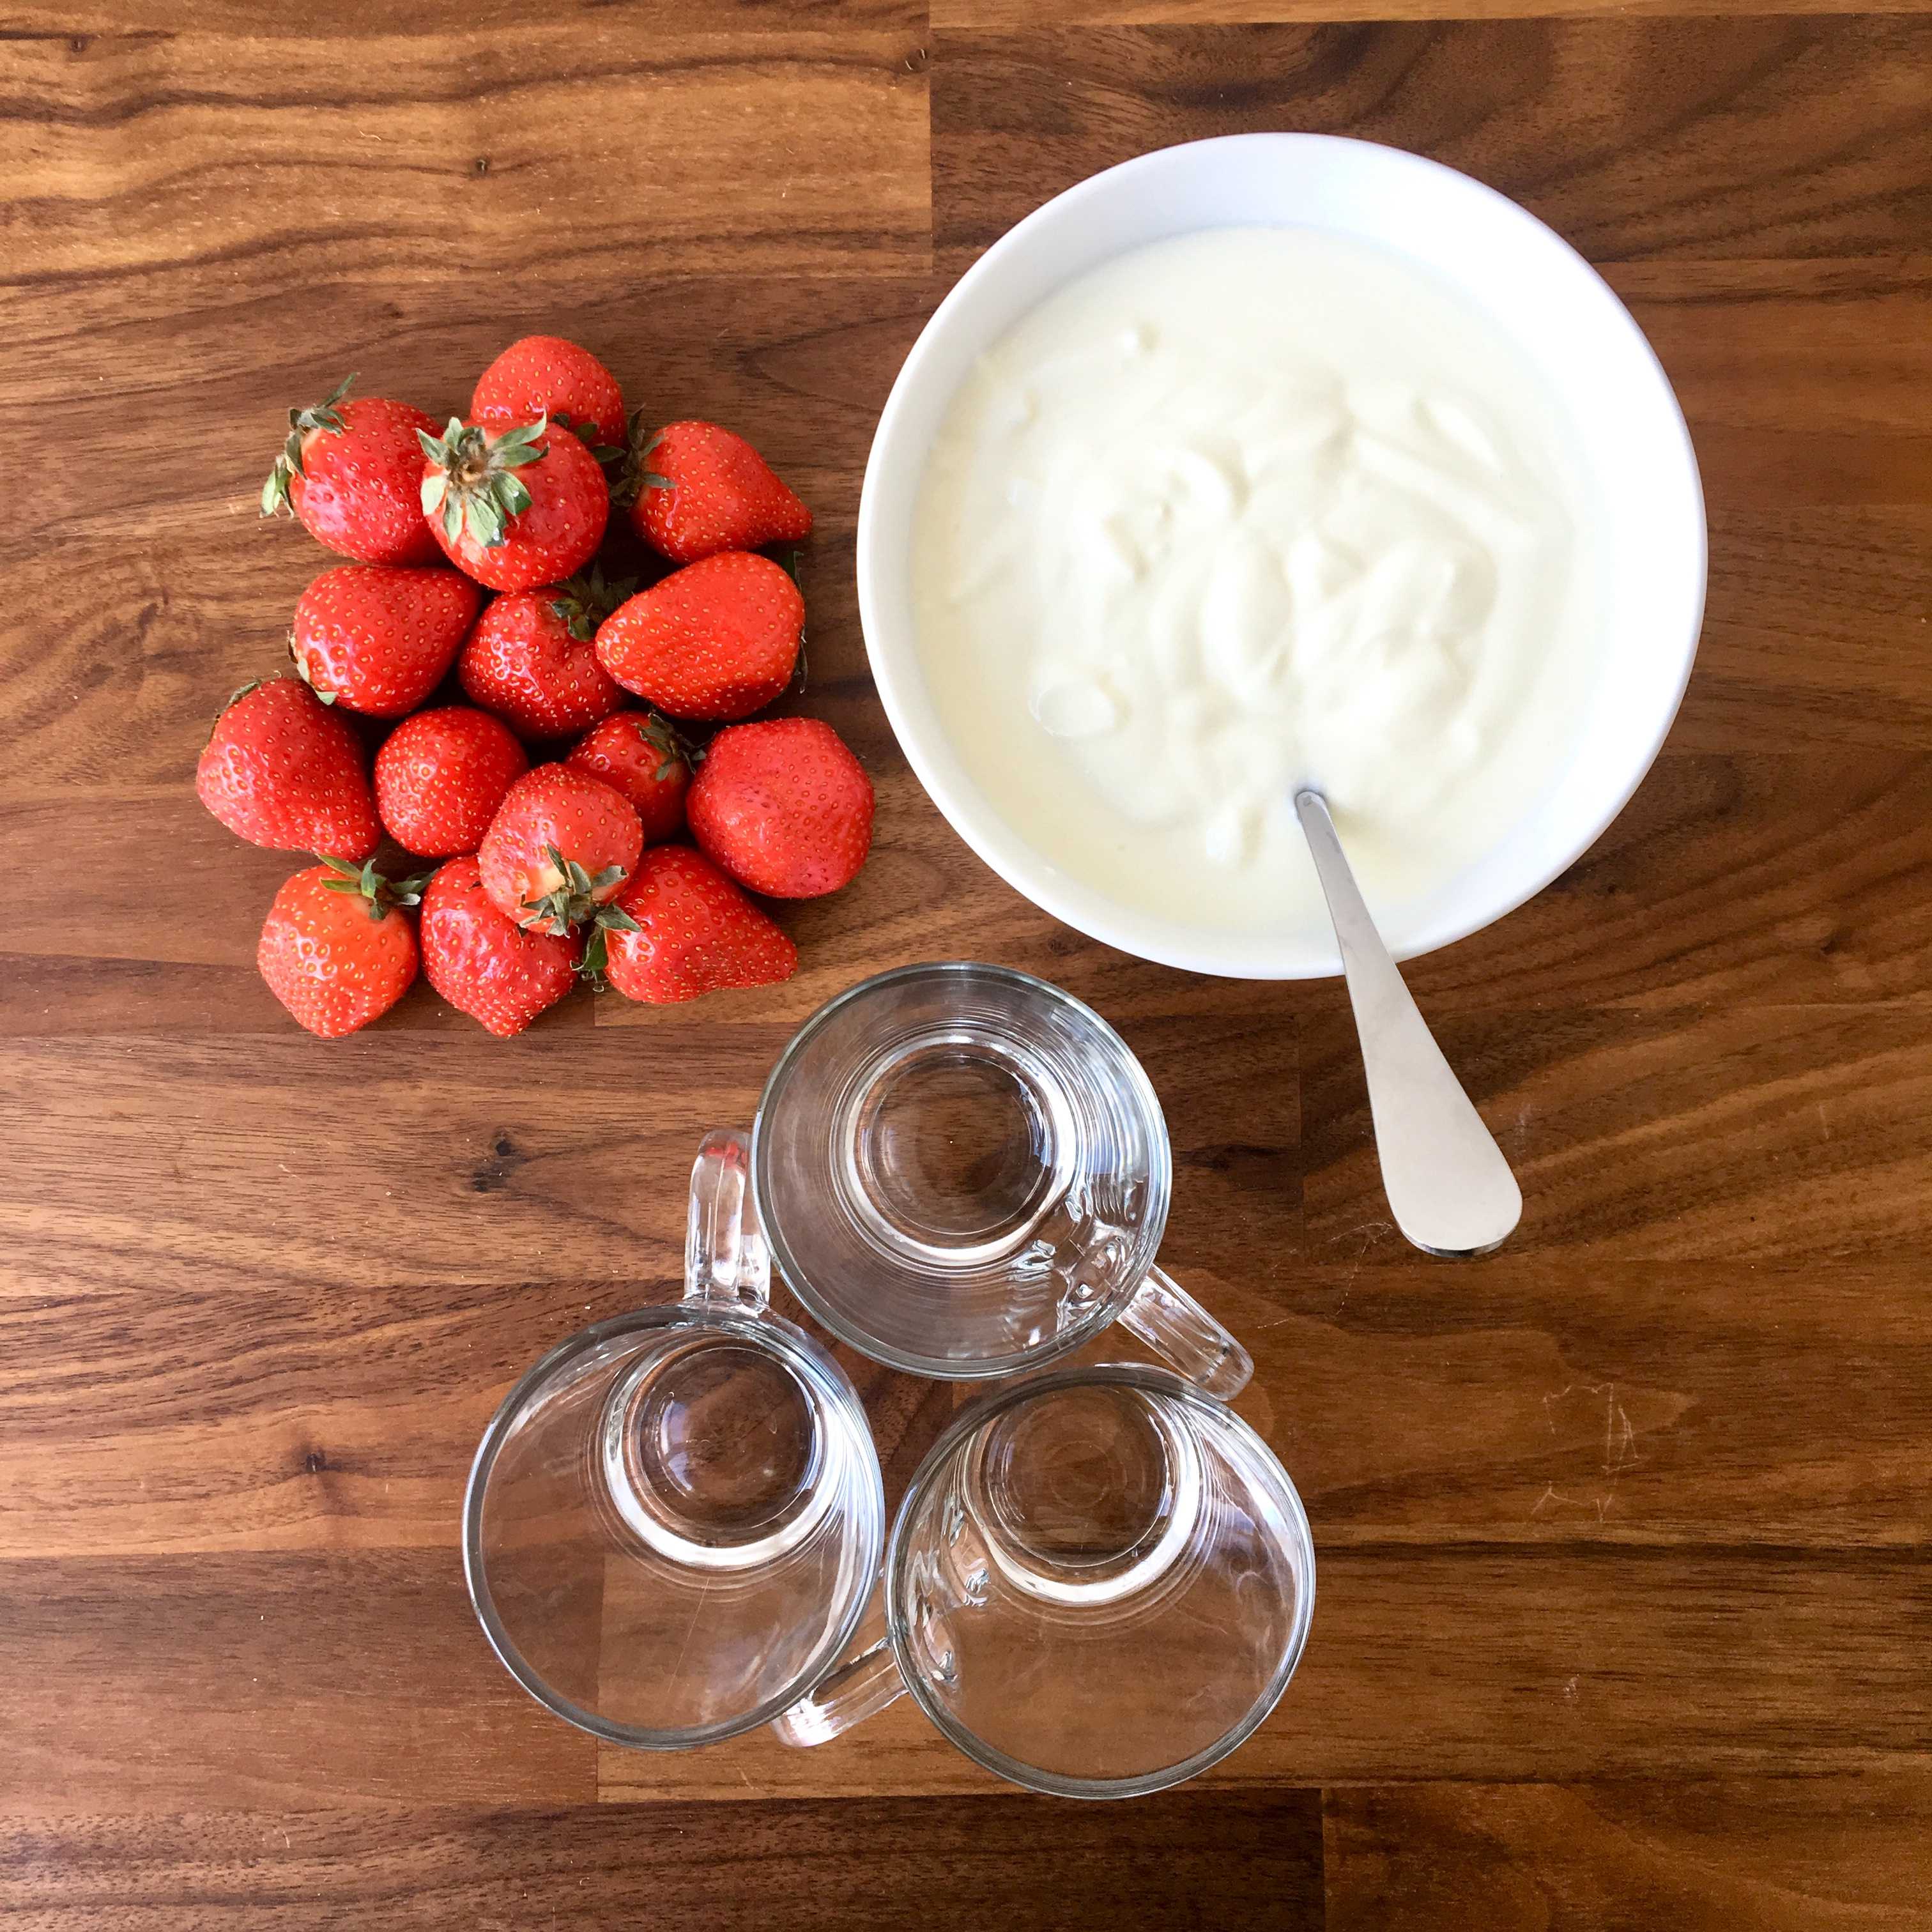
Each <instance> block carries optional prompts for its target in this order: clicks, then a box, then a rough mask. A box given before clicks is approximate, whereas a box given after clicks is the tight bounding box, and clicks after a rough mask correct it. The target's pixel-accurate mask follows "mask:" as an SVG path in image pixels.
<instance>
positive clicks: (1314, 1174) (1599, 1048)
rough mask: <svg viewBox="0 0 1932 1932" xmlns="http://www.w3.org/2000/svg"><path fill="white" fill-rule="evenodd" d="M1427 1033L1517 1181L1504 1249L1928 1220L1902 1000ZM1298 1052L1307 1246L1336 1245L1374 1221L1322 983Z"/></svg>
mask: <svg viewBox="0 0 1932 1932" xmlns="http://www.w3.org/2000/svg"><path fill="white" fill-rule="evenodd" d="M1438 1031H1439V1036H1440V1037H1441V1039H1442V1045H1443V1049H1444V1051H1445V1052H1446V1053H1447V1054H1448V1056H1449V1058H1450V1059H1451V1061H1452V1063H1453V1064H1454V1065H1455V1066H1456V1067H1457V1070H1458V1071H1459V1073H1460V1075H1461V1076H1462V1078H1463V1081H1464V1082H1465V1084H1466V1085H1467V1086H1468V1088H1469V1091H1470V1092H1471V1094H1472V1096H1474V1097H1475V1099H1476V1100H1477V1102H1478V1105H1479V1106H1482V1107H1483V1108H1484V1109H1486V1111H1487V1114H1488V1116H1489V1118H1490V1121H1491V1123H1492V1124H1493V1127H1494V1128H1495V1130H1496V1134H1497V1137H1498V1139H1499V1141H1500V1142H1501V1143H1502V1146H1503V1148H1504V1149H1505V1151H1506V1152H1507V1153H1508V1155H1509V1157H1510V1159H1511V1162H1512V1163H1513V1164H1514V1166H1515V1167H1516V1169H1517V1172H1518V1174H1519V1175H1520V1176H1521V1177H1522V1179H1523V1191H1524V1193H1525V1196H1526V1199H1527V1202H1528V1205H1527V1207H1526V1212H1525V1217H1524V1221H1523V1228H1522V1229H1521V1231H1520V1233H1519V1234H1518V1235H1517V1237H1516V1244H1517V1248H1518V1250H1519V1251H1520V1252H1522V1251H1534V1250H1549V1249H1551V1248H1556V1249H1560V1250H1564V1251H1566V1252H1567V1253H1570V1254H1571V1256H1574V1259H1576V1261H1577V1263H1578V1265H1580V1266H1583V1267H1598V1266H1601V1265H1603V1264H1604V1262H1608V1261H1612V1260H1625V1259H1628V1260H1647V1261H1670V1262H1704V1261H1710V1262H1718V1261H1724V1262H1730V1261H1738V1260H1748V1261H1751V1262H1758V1263H1760V1264H1765V1263H1778V1264H1781V1265H1803V1264H1806V1263H1816V1262H1825V1261H1832V1260H1842V1259H1851V1258H1860V1257H1862V1258H1877V1257H1880V1256H1884V1255H1886V1254H1889V1253H1898V1252H1900V1251H1901V1249H1903V1250H1906V1251H1913V1250H1916V1249H1917V1248H1918V1247H1919V1246H1920V1245H1921V1244H1923V1242H1924V1240H1925V1238H1926V1236H1927V1232H1928V1229H1932V1127H1928V1126H1927V1103H1928V1101H1932V1042H1928V1041H1927V1038H1926V1032H1925V1027H1924V1022H1923V1020H1922V1019H1921V1017H1920V1016H1918V1015H1917V1014H1916V1013H1909V1012H1899V1011H1897V1010H1893V1009H1891V1008H1888V1007H1884V1006H1876V1007H1785V1008H1782V1009H1778V1008H1772V1007H1766V1008H1763V1009H1760V1010H1752V1011H1748V1012H1740V1011H1736V1010H1732V1009H1730V1008H1728V1007H1714V1008H1711V1009H1709V1010H1696V1011H1684V1012H1676V1013H1628V1012H1626V1013H1603V1012H1596V1013H1575V1012H1572V1013H1564V1012H1560V1011H1556V1012H1549V1013H1508V1014H1503V1013H1490V1014H1484V1015H1475V1014H1471V1015H1467V1016H1460V1015H1452V1016H1447V1017H1446V1018H1445V1020H1444V1022H1443V1024H1442V1025H1441V1026H1440V1027H1439V1029H1438ZM1301 1064H1302V1078H1303V1082H1304V1087H1303V1107H1304V1112H1305V1114H1306V1117H1307V1120H1308V1121H1309V1122H1310V1127H1309V1132H1308V1136H1307V1142H1306V1146H1305V1152H1304V1164H1305V1178H1304V1183H1303V1187H1304V1197H1305V1201H1306V1214H1307V1236H1308V1242H1309V1249H1310V1253H1313V1254H1323V1253H1326V1254H1328V1255H1330V1256H1336V1255H1338V1254H1340V1253H1346V1252H1349V1251H1351V1250H1352V1249H1353V1248H1354V1247H1356V1246H1357V1245H1358V1244H1359V1243H1360V1241H1361V1239H1362V1237H1363V1235H1364V1233H1365V1232H1370V1231H1372V1230H1373V1229H1376V1226H1377V1224H1384V1223H1386V1220H1387V1209H1386V1207H1385V1205H1384V1202H1383V1198H1382V1187H1381V1180H1380V1176H1379V1172H1378V1171H1377V1169H1376V1163H1375V1155H1374V1151H1373V1147H1372V1145H1371V1144H1370V1135H1369V1121H1368V1115H1367V1096H1366V1094H1365V1093H1364V1091H1363V1089H1362V1085H1361V1064H1360V1058H1359V1054H1358V1049H1357V1046H1356V1043H1355V1035H1354V1031H1353V1027H1352V1022H1351V1021H1350V1019H1349V1016H1348V1013H1347V1010H1346V1006H1345V1005H1344V1004H1343V1003H1342V1001H1340V998H1336V999H1335V1000H1334V1001H1333V1002H1332V1004H1331V1005H1330V1007H1328V1009H1327V1010H1325V1012H1324V1013H1322V1014H1320V1015H1319V1016H1317V1015H1314V1014H1310V1015H1309V1016H1305V1017H1304V1021H1303V1027H1302V1063H1301ZM1398 1247H1400V1244H1399V1243H1397V1242H1396V1241H1394V1239H1393V1238H1391V1250H1394V1249H1396V1248H1398ZM1411 1252H1412V1253H1413V1251H1411ZM1414 1260H1415V1263H1416V1264H1417V1265H1419V1266H1427V1265H1428V1258H1427V1257H1425V1256H1421V1255H1415V1256H1414Z"/></svg>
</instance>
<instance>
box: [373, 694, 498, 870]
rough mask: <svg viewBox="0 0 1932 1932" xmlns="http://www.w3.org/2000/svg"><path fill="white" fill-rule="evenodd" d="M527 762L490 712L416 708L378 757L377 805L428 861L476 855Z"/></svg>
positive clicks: (399, 839)
mask: <svg viewBox="0 0 1932 1932" xmlns="http://www.w3.org/2000/svg"><path fill="white" fill-rule="evenodd" d="M529 766H530V761H529V759H528V758H527V757H526V756H525V755H524V754H523V746H522V745H520V744H518V743H517V741H516V739H515V738H514V736H512V735H511V731H510V727H508V725H507V724H504V723H503V722H502V720H501V719H499V718H492V717H491V716H490V714H489V712H487V711H472V710H471V709H470V708H469V706H468V705H466V704H451V705H447V706H445V707H444V708H443V709H442V710H440V711H419V712H417V713H416V715H415V716H414V717H413V718H404V720H403V721H402V722H401V724H398V726H397V727H396V728H395V730H393V731H392V732H391V733H389V740H388V742H386V744H385V745H383V748H382V749H381V750H380V751H378V752H377V754H376V809H377V811H378V812H379V813H380V814H381V817H382V820H383V826H384V828H385V829H386V830H387V832H389V836H390V837H391V838H393V839H394V840H395V841H396V843H397V844H398V845H401V846H403V847H406V848H407V850H410V851H412V852H420V853H422V854H423V856H425V858H431V859H443V858H447V857H449V856H450V855H451V854H452V853H457V852H473V851H475V849H476V847H478V844H481V841H482V838H483V835H484V832H487V831H488V830H489V829H490V820H492V819H493V818H494V817H496V814H497V811H499V808H501V806H502V802H503V799H504V796H505V794H506V793H508V790H509V789H510V787H511V785H513V784H515V783H516V781H517V779H519V778H521V777H522V776H523V774H524V772H526V771H528V770H529Z"/></svg>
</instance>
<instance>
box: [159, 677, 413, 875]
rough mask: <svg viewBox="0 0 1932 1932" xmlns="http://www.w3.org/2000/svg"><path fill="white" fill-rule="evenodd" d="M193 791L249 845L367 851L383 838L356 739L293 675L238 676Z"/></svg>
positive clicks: (360, 854) (364, 854)
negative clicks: (256, 679) (247, 679)
mask: <svg viewBox="0 0 1932 1932" xmlns="http://www.w3.org/2000/svg"><path fill="white" fill-rule="evenodd" d="M194 789H195V793H196V796H198V797H199V799H200V800H201V802H202V804H203V805H206V806H207V807H208V810H209V811H211V812H213V813H214V815H215V817H217V818H218V819H220V821H221V822H222V823H223V825H225V826H227V828H228V829H229V831H231V832H237V833H239V835H241V836H242V838H245V839H247V840H248V842H249V843H250V844H251V845H268V846H272V847H275V848H277V849H278V850H281V851H285V852H327V853H333V854H334V855H335V856H337V857H338V858H342V859H356V860H358V861H360V860H362V859H366V858H368V856H369V855H370V854H371V853H372V852H374V850H375V849H376V847H377V845H378V844H380V842H381V841H382V836H383V828H382V827H381V826H380V825H378V824H377V822H376V802H375V800H374V798H373V797H371V795H370V791H369V779H368V774H367V773H366V772H365V770H364V769H363V766H362V745H361V742H359V740H358V739H357V737H356V733H355V732H354V731H353V730H352V729H351V728H350V724H349V721H348V720H347V718H338V717H337V716H336V715H335V712H332V710H330V709H329V707H328V706H327V705H326V704H324V703H323V701H322V700H321V699H320V698H319V697H317V696H316V694H315V693H314V691H311V690H310V689H309V688H308V685H305V684H303V683H302V682H299V680H298V679H295V678H293V677H275V678H271V679H269V681H268V682H266V684H245V685H243V686H242V688H241V689H240V690H239V691H237V692H236V694H235V695H234V696H233V697H231V698H230V699H229V700H228V703H227V706H226V709H224V710H223V712H222V713H221V715H220V717H219V718H217V719H216V720H215V721H214V730H213V731H211V733H209V734H208V742H207V744H206V745H205V746H204V747H203V748H202V754H201V757H200V760H199V763H197V764H196V766H195V770H194Z"/></svg>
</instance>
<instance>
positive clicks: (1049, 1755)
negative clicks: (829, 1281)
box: [773, 1364, 1315, 1798]
mask: <svg viewBox="0 0 1932 1932" xmlns="http://www.w3.org/2000/svg"><path fill="white" fill-rule="evenodd" d="M882 1595H883V1622H884V1634H883V1636H882V1637H880V1638H879V1639H878V1640H877V1641H876V1642H874V1643H871V1644H870V1645H869V1646H867V1647H866V1648H864V1649H861V1650H859V1652H857V1653H856V1655H852V1656H850V1657H849V1658H847V1660H846V1661H844V1663H842V1664H841V1665H840V1666H839V1667H838V1668H837V1669H836V1670H834V1671H833V1672H832V1673H831V1674H830V1675H829V1676H827V1677H826V1678H825V1679H823V1681H822V1682H820V1684H819V1685H817V1687H816V1688H814V1689H813V1690H812V1691H811V1692H810V1693H809V1694H808V1695H807V1696H806V1697H804V1698H803V1699H802V1700H800V1702H799V1703H798V1704H796V1706H793V1709H790V1711H787V1712H786V1713H784V1715H783V1716H782V1717H781V1718H778V1721H776V1723H775V1725H774V1727H773V1728H774V1729H775V1730H776V1731H777V1733H778V1736H780V1738H781V1739H783V1740H784V1742H786V1743H787V1744H791V1745H818V1744H823V1743H824V1742H826V1741H827V1740H828V1739H831V1738H833V1737H835V1736H838V1734H839V1733H841V1731H844V1730H847V1729H848V1728H850V1727H851V1726H852V1725H853V1724H858V1723H859V1722H860V1721H862V1720H863V1719H865V1718H868V1717H870V1716H871V1715H873V1714H874V1712H878V1711H880V1710H883V1709H884V1708H885V1706H887V1705H888V1704H889V1703H892V1701H893V1700H895V1698H897V1697H899V1696H900V1695H901V1694H902V1693H904V1692H907V1691H910V1693H911V1694H912V1696H913V1697H914V1698H915V1699H916V1700H917V1702H918V1703H919V1706H921V1708H922V1709H923V1710H924V1711H925V1712H926V1715H927V1716H928V1717H929V1718H931V1719H932V1721H933V1723H934V1724H936V1725H937V1726H938V1727H939V1729H940V1730H941V1732H942V1733H944V1735H945V1736H947V1738H949V1739H951V1740H952V1742H953V1743H954V1744H955V1745H957V1746H958V1747H959V1749H960V1750H962V1751H964V1752H965V1753H966V1754H967V1755H968V1757H971V1758H974V1759H975V1760H977V1761H978V1762H979V1763H981V1764H983V1765H984V1766H986V1768H987V1769H989V1770H990V1771H993V1772H997V1773H998V1774H999V1775H1001V1777H1003V1778H1008V1779H1010V1780H1011V1781H1013V1783H1015V1784H1021V1785H1025V1786H1026V1787H1029V1788H1030V1789H1031V1790H1037V1791H1045V1792H1051V1793H1057V1794H1058V1795H1060V1796H1066V1797H1073V1798H1129V1797H1137V1796H1141V1795H1142V1794H1144V1793H1148V1792H1151V1791H1159V1790H1163V1789H1165V1788H1166V1787H1167V1786H1169V1785H1172V1784H1179V1783H1180V1782H1181V1781H1182V1780H1183V1779H1184V1778H1192V1777H1193V1776H1194V1775H1196V1773H1197V1772H1201V1771H1203V1770H1205V1769H1207V1767H1208V1766H1210V1765H1211V1764H1214V1763H1217V1761H1218V1760H1220V1759H1222V1758H1223V1757H1226V1756H1227V1754H1229V1752H1230V1751H1233V1750H1234V1749H1235V1747H1236V1746H1237V1745H1240V1744H1241V1742H1243V1740H1244V1739H1246V1738H1247V1737H1248V1736H1250V1735H1251V1734H1252V1733H1253V1731H1254V1730H1255V1729H1256V1727H1257V1726H1258V1725H1259V1724H1261V1722H1262V1720H1263V1719H1264V1718H1265V1717H1266V1716H1267V1715H1268V1713H1269V1712H1270V1711H1271V1710H1272V1709H1274V1706H1275V1704H1276V1703H1277V1701H1278V1700H1280V1697H1281V1694H1282V1693H1283V1691H1285V1690H1286V1688H1287V1686H1288V1682H1289V1679H1290V1678H1291V1677H1292V1676H1293V1675H1294V1673H1295V1666H1296V1664H1297V1663H1298V1661H1300V1658H1301V1652H1302V1648H1303V1646H1304V1644H1305V1643H1306V1642H1307V1636H1308V1628H1309V1623H1310V1619H1311V1618H1312V1616H1313V1612H1314V1605H1315V1550H1314V1545H1313V1541H1311V1539H1310V1535H1309V1530H1308V1520H1307V1517H1306V1516H1305V1515H1304V1514H1303V1511H1302V1507H1301V1499H1300V1498H1299V1497H1298V1496H1297V1495H1296V1494H1295V1486H1294V1484H1292V1482H1290V1481H1289V1478H1288V1475H1287V1472H1286V1471H1285V1470H1284V1469H1283V1468H1282V1466H1281V1464H1280V1462H1279V1461H1278V1460H1277V1459H1276V1457H1275V1456H1274V1454H1273V1452H1272V1451H1271V1450H1270V1449H1269V1448H1268V1445H1266V1444H1265V1443H1264V1442H1262V1439H1260V1437H1259V1436H1257V1435H1256V1433H1254V1431H1253V1430H1251V1429H1250V1427H1248V1426H1247V1424H1246V1423H1244V1422H1243V1421H1241V1419H1240V1418H1238V1416H1236V1415H1235V1414H1234V1412H1232V1410H1231V1409H1228V1408H1226V1406H1223V1404H1222V1403H1218V1402H1217V1401H1215V1400H1214V1399H1213V1397H1210V1396H1207V1395H1205V1394H1202V1392H1201V1391H1200V1390H1199V1389H1198V1388H1196V1387H1195V1386H1194V1385H1193V1384H1191V1383H1190V1382H1185V1381H1184V1380H1183V1379H1181V1378H1180V1377H1179V1376H1175V1375H1172V1374H1170V1373H1168V1371H1166V1370H1164V1369H1159V1368H1154V1367H1132V1366H1127V1365H1125V1364H1121V1365H1115V1366H1110V1367H1100V1368H1085V1369H1058V1370H1052V1371H1049V1373H1046V1374H1045V1375H1042V1376H1034V1377H1030V1378H1028V1379H1025V1380H1023V1381H1021V1382H1017V1383H1015V1384H1013V1385H1011V1386H1010V1388H1007V1389H1005V1390H1003V1391H996V1392H995V1393H994V1394H992V1395H990V1396H989V1397H986V1398H984V1399H983V1400H981V1401H980V1403H977V1404H975V1405H974V1406H972V1407H971V1408H969V1409H965V1410H963V1411H962V1412H961V1413H960V1415H959V1416H957V1417H956V1418H955V1419H954V1421H953V1422H952V1424H950V1426H949V1427H947V1430H946V1431H945V1432H944V1434H942V1435H941V1437H940V1439H939V1440H938V1442H937V1443H935V1445H934V1446H933V1448H932V1451H930V1453H929V1454H928V1455H927V1457H926V1460H924V1462H923V1463H921V1465H920V1466H919V1470H918V1472H917V1473H916V1475H914V1476H913V1480H912V1483H911V1485H910V1487H909V1488H908V1490H907V1493H906V1497H905V1500H904V1503H903V1504H902V1505H901V1508H900V1510H899V1513H898V1518H897V1520H896V1521H895V1523H894V1525H893V1528H892V1538H891V1541H890V1543H889V1545H888V1547H887V1550H886V1561H885V1572H884V1583H883V1593H882Z"/></svg>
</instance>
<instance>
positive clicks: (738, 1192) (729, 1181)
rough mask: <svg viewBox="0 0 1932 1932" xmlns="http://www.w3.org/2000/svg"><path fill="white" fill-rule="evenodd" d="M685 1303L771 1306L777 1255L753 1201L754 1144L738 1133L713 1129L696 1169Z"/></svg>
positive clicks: (700, 1150) (686, 1250) (686, 1247)
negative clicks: (773, 1268) (773, 1270)
mask: <svg viewBox="0 0 1932 1932" xmlns="http://www.w3.org/2000/svg"><path fill="white" fill-rule="evenodd" d="M684 1298H685V1301H722V1302H729V1303H732V1304H736V1305H737V1306H739V1307H750V1308H763V1307H767V1306H769V1304H770V1301H771V1298H772V1255H771V1250H770V1248H769V1246H768V1245H767V1244H766V1241H765V1231H764V1228H763V1225H762V1224H761V1223H760V1221H759V1220H758V1210H757V1204H756V1203H755V1202H754V1201H753V1200H752V1199H751V1140H750V1138H749V1136H747V1135H745V1134H742V1133H739V1132H738V1131H737V1130H736V1128H733V1127H715V1128H713V1129H712V1131H711V1132H710V1133H708V1134H706V1136H704V1139H703V1144H702V1145H700V1147H699V1148H698V1150H697V1160H694V1162H693V1163H691V1210H690V1214H689V1215H688V1218H687V1219H686V1220H685V1233H684Z"/></svg>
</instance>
